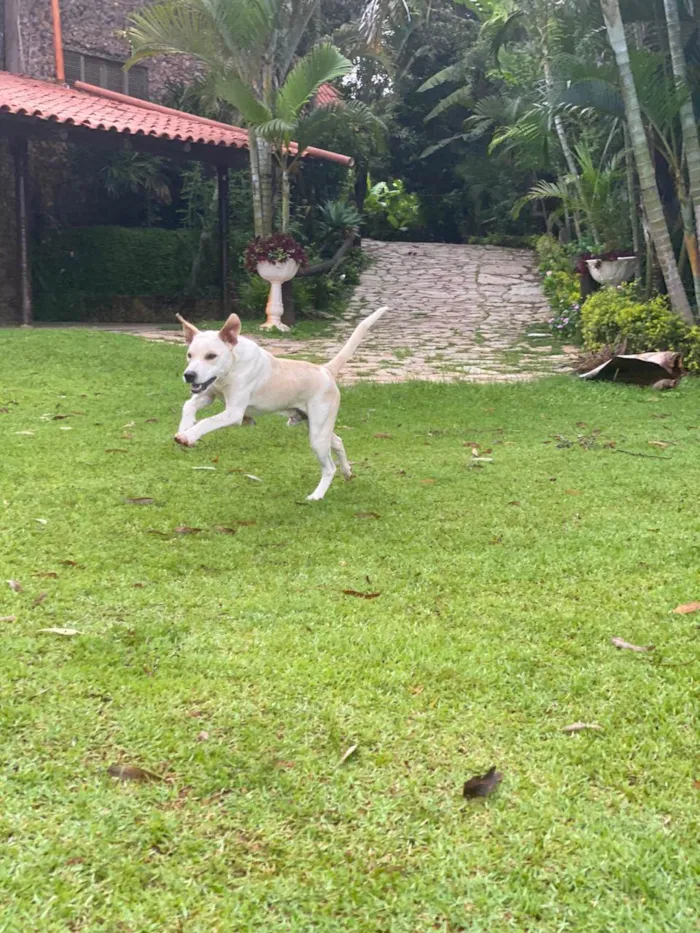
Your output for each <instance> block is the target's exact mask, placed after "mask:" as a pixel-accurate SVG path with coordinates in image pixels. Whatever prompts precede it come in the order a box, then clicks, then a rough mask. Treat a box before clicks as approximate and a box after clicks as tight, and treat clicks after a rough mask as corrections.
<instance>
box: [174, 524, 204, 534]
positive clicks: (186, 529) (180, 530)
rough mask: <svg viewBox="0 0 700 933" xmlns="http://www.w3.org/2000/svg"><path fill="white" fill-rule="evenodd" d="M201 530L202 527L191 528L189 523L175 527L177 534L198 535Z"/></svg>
mask: <svg viewBox="0 0 700 933" xmlns="http://www.w3.org/2000/svg"><path fill="white" fill-rule="evenodd" d="M201 530H202V529H201V528H190V526H189V525H178V526H177V528H175V529H174V531H175V534H176V535H198V534H199V533H200V531H201Z"/></svg>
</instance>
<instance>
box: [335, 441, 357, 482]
mask: <svg viewBox="0 0 700 933" xmlns="http://www.w3.org/2000/svg"><path fill="white" fill-rule="evenodd" d="M331 450H332V451H333V454H334V456H335V459H336V460H337V462H338V466H339V467H340V472H341V473H342V474H343V476H344V477H345V479H352V467H351V466H350V461H349V460H348V456H347V454H346V453H345V445H344V444H343V442H342V441H341V439H340V438H339V437H338V435H337V434H332V435H331Z"/></svg>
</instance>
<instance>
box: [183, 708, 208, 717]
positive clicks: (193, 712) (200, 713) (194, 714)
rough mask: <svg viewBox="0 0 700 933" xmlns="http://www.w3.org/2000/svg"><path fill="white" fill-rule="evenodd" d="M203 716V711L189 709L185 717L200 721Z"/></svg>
mask: <svg viewBox="0 0 700 933" xmlns="http://www.w3.org/2000/svg"><path fill="white" fill-rule="evenodd" d="M203 715H204V710H203V709H191V710H190V711H189V713H187V716H189V718H190V719H201V718H202V716H203Z"/></svg>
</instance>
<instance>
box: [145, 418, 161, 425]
mask: <svg viewBox="0 0 700 933" xmlns="http://www.w3.org/2000/svg"><path fill="white" fill-rule="evenodd" d="M146 424H158V419H157V418H146Z"/></svg>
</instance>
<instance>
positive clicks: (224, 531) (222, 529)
mask: <svg viewBox="0 0 700 933" xmlns="http://www.w3.org/2000/svg"><path fill="white" fill-rule="evenodd" d="M214 531H217V532H218V533H219V534H220V535H235V534H236V529H235V528H227V527H226V525H217V526H216V527H215V529H214Z"/></svg>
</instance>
